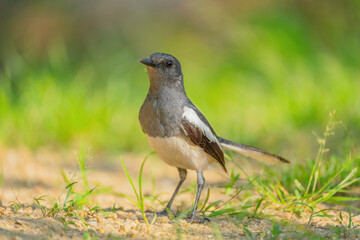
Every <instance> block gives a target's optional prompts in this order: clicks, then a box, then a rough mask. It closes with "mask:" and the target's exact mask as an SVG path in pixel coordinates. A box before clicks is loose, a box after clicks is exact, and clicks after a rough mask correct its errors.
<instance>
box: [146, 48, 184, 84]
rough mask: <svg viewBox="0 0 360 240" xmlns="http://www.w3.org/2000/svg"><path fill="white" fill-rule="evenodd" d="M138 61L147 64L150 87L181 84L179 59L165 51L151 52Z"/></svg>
mask: <svg viewBox="0 0 360 240" xmlns="http://www.w3.org/2000/svg"><path fill="white" fill-rule="evenodd" d="M139 62H141V63H142V64H144V65H146V66H147V70H148V73H149V78H150V84H151V87H156V88H158V87H162V86H177V85H180V86H181V85H182V81H183V79H182V72H181V65H180V62H179V60H177V59H176V58H175V57H174V56H172V55H170V54H166V53H153V54H151V55H150V56H149V57H147V58H143V59H140V60H139Z"/></svg>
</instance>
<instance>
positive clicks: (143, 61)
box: [139, 58, 155, 67]
mask: <svg viewBox="0 0 360 240" xmlns="http://www.w3.org/2000/svg"><path fill="white" fill-rule="evenodd" d="M139 62H141V63H142V64H144V65H146V66H149V67H155V63H154V62H153V61H151V59H150V58H143V59H140V60H139Z"/></svg>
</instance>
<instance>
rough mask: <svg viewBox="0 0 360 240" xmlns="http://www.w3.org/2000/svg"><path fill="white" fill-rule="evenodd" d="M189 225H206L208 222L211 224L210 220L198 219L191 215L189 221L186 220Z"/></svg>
mask: <svg viewBox="0 0 360 240" xmlns="http://www.w3.org/2000/svg"><path fill="white" fill-rule="evenodd" d="M185 220H186V221H187V222H188V223H205V222H206V221H208V222H210V219H208V218H206V217H200V216H199V217H196V216H195V215H191V216H190V217H189V218H188V219H185Z"/></svg>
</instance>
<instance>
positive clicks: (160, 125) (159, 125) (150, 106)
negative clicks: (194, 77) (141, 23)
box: [139, 53, 289, 222]
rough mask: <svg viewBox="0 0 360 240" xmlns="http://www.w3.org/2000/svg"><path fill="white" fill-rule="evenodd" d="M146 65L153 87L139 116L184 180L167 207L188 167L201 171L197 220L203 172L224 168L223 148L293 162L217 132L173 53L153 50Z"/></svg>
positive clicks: (162, 155) (161, 154) (150, 138)
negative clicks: (193, 95)
mask: <svg viewBox="0 0 360 240" xmlns="http://www.w3.org/2000/svg"><path fill="white" fill-rule="evenodd" d="M139 61H140V62H141V63H143V64H145V65H146V66H147V71H148V74H149V78H150V88H149V92H148V94H147V96H146V99H145V101H144V103H143V105H142V106H141V109H140V114H139V121H140V125H141V128H142V130H143V131H144V133H145V134H146V137H147V139H148V141H149V144H150V146H151V148H152V149H153V150H155V151H156V152H157V155H158V156H159V158H161V159H162V160H163V161H164V162H166V163H167V164H169V165H171V166H174V167H176V168H177V169H178V171H179V175H180V182H179V184H178V185H177V187H176V189H175V192H174V194H173V196H172V197H171V199H170V201H169V203H168V204H167V206H166V209H165V210H164V211H165V212H166V210H170V207H171V204H172V203H173V201H174V198H175V196H176V194H177V192H178V191H179V189H180V187H181V185H182V183H183V182H184V180H185V178H186V175H187V169H190V170H195V171H196V172H197V188H198V189H197V194H196V199H195V204H194V209H193V211H192V213H191V215H190V217H189V219H188V221H189V222H204V221H205V220H206V219H196V218H195V214H196V209H197V205H198V202H199V198H200V195H201V191H202V189H203V187H204V184H205V179H204V176H203V171H204V170H207V169H210V168H212V167H214V166H216V165H220V166H221V167H222V169H223V170H224V171H225V172H227V170H226V167H225V160H224V152H223V149H229V150H232V151H235V152H238V153H241V154H243V155H245V156H248V157H251V158H254V159H256V160H259V161H263V162H267V163H275V164H276V163H289V161H287V160H286V159H284V158H282V157H280V156H277V155H274V154H271V153H268V152H265V151H263V150H260V149H257V148H254V147H250V146H246V145H243V144H238V143H234V142H232V141H229V140H226V139H224V138H221V137H218V136H217V135H216V134H215V132H214V130H213V128H212V127H211V125H210V124H209V122H208V121H207V120H206V118H205V117H204V115H203V114H202V113H201V112H200V111H199V110H198V109H197V108H196V107H195V105H194V104H193V103H192V102H191V101H190V99H189V98H188V97H187V95H186V93H185V89H184V82H183V74H182V72H181V65H180V62H179V61H178V60H177V59H176V58H175V57H174V56H171V55H169V54H165V53H154V54H152V55H150V56H149V57H147V58H144V59H140V60H139Z"/></svg>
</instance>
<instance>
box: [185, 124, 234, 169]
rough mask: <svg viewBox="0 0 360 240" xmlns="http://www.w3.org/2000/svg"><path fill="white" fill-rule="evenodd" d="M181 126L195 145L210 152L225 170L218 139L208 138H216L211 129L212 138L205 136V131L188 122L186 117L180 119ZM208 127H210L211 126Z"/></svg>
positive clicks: (222, 153)
mask: <svg viewBox="0 0 360 240" xmlns="http://www.w3.org/2000/svg"><path fill="white" fill-rule="evenodd" d="M181 126H182V129H183V131H184V133H185V135H186V136H188V137H189V138H190V139H191V141H192V142H193V143H195V144H196V145H197V146H199V147H201V148H202V149H204V151H205V152H206V153H208V154H210V156H212V157H213V158H215V159H216V160H217V161H218V162H219V163H220V165H221V166H222V167H223V169H224V170H225V172H227V170H226V167H225V160H224V152H223V150H222V149H221V147H220V143H219V142H218V141H211V140H210V139H214V137H215V138H216V139H217V137H216V135H215V133H213V131H211V134H214V136H213V137H212V138H211V137H207V136H206V133H204V132H203V131H202V130H201V129H200V128H199V127H198V126H196V125H194V124H192V123H191V122H189V121H188V120H187V119H186V118H183V119H182V120H181ZM209 129H211V127H210V128H209ZM211 130H212V129H211ZM209 138H210V139H209Z"/></svg>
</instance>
